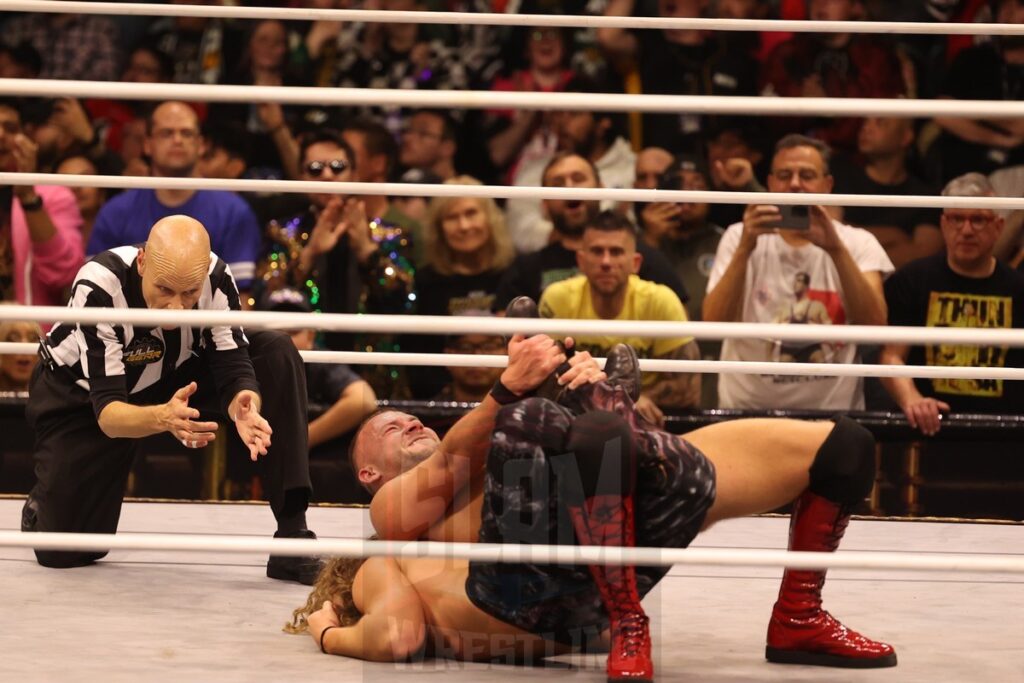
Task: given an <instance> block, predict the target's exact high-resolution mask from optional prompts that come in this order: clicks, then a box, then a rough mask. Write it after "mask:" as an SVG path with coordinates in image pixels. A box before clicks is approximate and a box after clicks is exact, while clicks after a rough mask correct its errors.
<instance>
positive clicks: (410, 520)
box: [370, 335, 565, 540]
mask: <svg viewBox="0 0 1024 683" xmlns="http://www.w3.org/2000/svg"><path fill="white" fill-rule="evenodd" d="M563 362H565V354H563V353H562V350H561V349H560V348H559V347H558V346H557V345H556V344H555V343H554V341H552V340H551V338H550V337H547V336H545V335H536V336H533V337H530V338H529V339H525V338H523V337H522V336H521V335H517V336H515V337H513V338H512V341H510V342H509V362H508V367H507V368H505V370H504V372H502V373H501V383H502V384H504V385H505V386H506V387H507V388H508V389H509V391H511V392H512V393H514V394H516V395H524V394H526V393H528V392H529V391H531V390H532V389H534V388H535V387H537V386H539V385H540V383H541V382H543V381H544V379H545V378H547V376H548V375H550V374H551V373H552V372H553V371H554V370H555V368H557V367H558V366H559V365H560V364H562V363H563ZM500 407H501V406H500V405H499V404H498V403H497V402H496V401H495V400H494V399H493V398H491V397H490V396H487V397H485V398H484V400H483V401H481V402H480V405H479V406H477V407H476V408H474V409H473V410H471V411H470V412H469V413H467V414H466V415H465V416H463V417H462V418H460V419H459V421H458V422H456V423H455V425H454V426H452V428H451V429H450V430H449V431H448V433H447V434H446V435H445V437H444V439H443V440H442V441H441V444H440V446H439V447H438V449H437V450H436V451H434V453H433V454H432V455H431V456H430V457H428V458H427V459H426V460H424V461H423V462H422V463H420V464H419V465H417V466H416V467H413V468H412V469H410V470H409V471H407V472H405V473H403V474H401V475H399V476H397V477H395V478H394V479H392V480H391V481H389V482H388V483H386V484H384V486H382V487H381V488H380V490H379V491H377V493H376V494H375V495H374V496H373V501H372V502H371V503H370V520H371V521H372V522H373V527H374V529H376V530H377V534H378V535H379V536H380V537H381V538H388V539H394V540H404V539H414V538H419V537H421V536H422V535H423V534H424V533H425V532H426V531H427V530H428V529H429V528H430V527H431V526H432V525H433V524H434V523H435V522H436V521H437V520H439V519H441V518H442V517H444V515H445V513H446V511H447V510H448V507H449V505H451V502H452V500H453V499H454V498H455V495H456V493H457V492H458V491H460V490H461V489H462V488H463V487H464V486H466V485H468V484H469V481H470V478H471V477H472V475H473V473H474V472H476V471H479V470H480V469H481V468H483V466H484V463H485V462H486V458H487V451H488V450H489V448H490V443H491V434H492V432H493V431H494V419H495V417H496V416H497V414H498V409H499V408H500Z"/></svg>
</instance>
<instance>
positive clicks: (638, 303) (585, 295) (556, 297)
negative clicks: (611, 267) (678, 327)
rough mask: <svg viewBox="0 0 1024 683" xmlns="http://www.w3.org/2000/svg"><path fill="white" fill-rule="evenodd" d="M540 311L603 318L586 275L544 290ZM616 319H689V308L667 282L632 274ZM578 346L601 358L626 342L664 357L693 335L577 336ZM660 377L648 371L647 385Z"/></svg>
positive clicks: (576, 317) (548, 314)
mask: <svg viewBox="0 0 1024 683" xmlns="http://www.w3.org/2000/svg"><path fill="white" fill-rule="evenodd" d="M540 314H541V316H542V317H545V318H569V319H573V320H602V318H601V317H600V316H599V315H598V314H597V312H596V311H595V310H594V304H593V300H592V299H591V291H590V282H589V281H587V278H586V276H584V275H578V276H576V277H573V278H570V279H568V280H563V281H562V282H556V283H555V284H553V285H551V286H550V287H548V288H547V289H546V290H544V296H543V297H541V300H540ZM614 320H658V321H661V320H665V321H673V322H685V321H686V320H687V317H686V309H685V308H683V304H682V302H681V301H679V297H677V296H676V295H675V293H674V292H673V291H672V290H671V289H669V288H668V287H666V286H664V285H659V284H656V283H654V282H649V281H647V280H641V279H640V278H639V277H637V276H636V275H630V276H629V282H628V283H627V285H626V299H625V302H624V303H623V306H622V310H621V311H620V312H619V315H618V316H616V317H615V318H614ZM574 338H575V340H576V348H578V349H580V350H584V351H589V352H590V353H591V354H593V355H594V356H597V357H604V356H605V355H607V353H608V349H610V348H611V347H612V346H614V345H615V344H618V343H625V344H629V345H630V346H632V347H633V348H634V349H636V352H637V355H638V356H640V357H641V358H663V357H665V356H667V355H668V354H670V353H672V352H673V351H675V350H676V349H678V348H679V347H680V346H682V345H683V344H685V343H687V342H688V341H690V340H689V338H685V337H678V338H671V337H670V338H663V339H651V338H649V337H616V336H613V335H602V336H595V337H590V336H580V337H574ZM656 380H657V373H644V384H645V385H649V384H650V383H652V382H654V381H656Z"/></svg>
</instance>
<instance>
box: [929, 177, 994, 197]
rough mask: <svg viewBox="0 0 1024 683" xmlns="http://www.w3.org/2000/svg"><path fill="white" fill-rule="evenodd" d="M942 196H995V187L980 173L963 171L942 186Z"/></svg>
mask: <svg viewBox="0 0 1024 683" xmlns="http://www.w3.org/2000/svg"><path fill="white" fill-rule="evenodd" d="M942 196H943V197H995V196H996V189H995V188H994V187H992V183H990V182H989V180H988V177H987V176H985V175H983V174H981V173H965V174H963V175H962V176H958V177H956V178H953V179H952V180H950V181H949V182H948V183H946V186H945V187H944V188H942Z"/></svg>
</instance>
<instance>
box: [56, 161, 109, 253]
mask: <svg viewBox="0 0 1024 683" xmlns="http://www.w3.org/2000/svg"><path fill="white" fill-rule="evenodd" d="M57 173H61V174H66V175H96V174H97V173H99V171H98V170H97V169H96V166H95V165H93V163H92V162H91V161H89V159H87V158H86V157H68V158H67V159H65V160H64V161H62V162H60V165H59V166H57ZM70 189H71V193H72V194H73V195H75V204H77V205H78V213H79V214H81V216H82V244H88V243H89V237H90V236H91V235H92V226H93V224H94V223H95V222H96V216H97V215H98V214H99V212H100V208H102V206H103V203H104V202H105V201H107V190H106V188H103V187H72V188H70Z"/></svg>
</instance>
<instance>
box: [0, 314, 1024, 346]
mask: <svg viewBox="0 0 1024 683" xmlns="http://www.w3.org/2000/svg"><path fill="white" fill-rule="evenodd" d="M112 316H116V322H117V323H118V324H129V325H146V326H148V327H156V326H158V325H173V326H182V325H187V326H189V327H217V326H221V325H230V326H236V327H252V328H265V329H276V330H297V329H302V328H312V329H319V330H328V331H341V332H368V333H377V334H431V335H457V334H483V335H488V336H495V335H505V336H510V335H513V334H550V335H557V336H572V337H588V336H607V335H613V336H616V337H645V338H651V339H670V338H676V337H693V338H695V339H760V340H764V341H769V340H770V341H799V342H837V343H842V344H851V343H852V344H887V343H892V344H910V345H922V344H964V345H982V346H1015V347H1016V346H1024V329H992V328H972V327H960V328H953V327H887V326H882V325H788V324H784V323H712V322H666V321H644V320H616V321H608V320H570V319H565V318H505V317H495V316H470V315H452V316H447V315H380V314H366V315H363V314H355V313H280V312H268V311H197V310H189V311H169V310H154V309H147V308H118V309H106V308H69V307H64V306H0V321H3V320H13V321H30V322H51V321H58V320H59V321H63V322H78V323H85V324H87V325H95V324H97V323H110V322H111V317H112Z"/></svg>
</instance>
